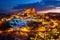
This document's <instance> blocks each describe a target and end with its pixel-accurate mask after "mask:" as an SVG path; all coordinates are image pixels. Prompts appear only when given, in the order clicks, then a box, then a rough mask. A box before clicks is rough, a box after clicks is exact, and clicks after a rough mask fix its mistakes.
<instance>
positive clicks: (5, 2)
mask: <svg viewBox="0 0 60 40" xmlns="http://www.w3.org/2000/svg"><path fill="white" fill-rule="evenodd" d="M40 1H41V0H0V9H5V8H11V7H14V6H17V5H18V4H29V3H35V2H40Z"/></svg>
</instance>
